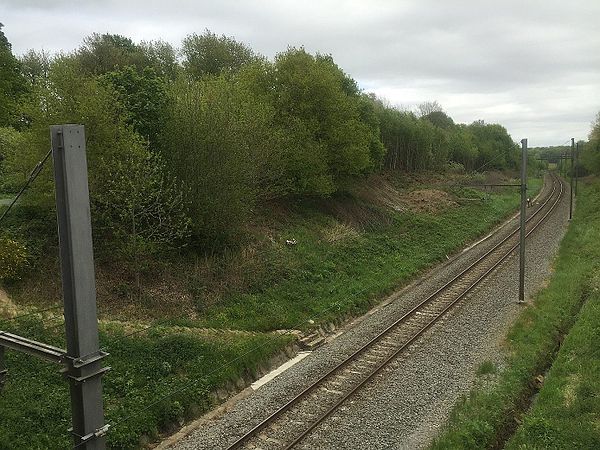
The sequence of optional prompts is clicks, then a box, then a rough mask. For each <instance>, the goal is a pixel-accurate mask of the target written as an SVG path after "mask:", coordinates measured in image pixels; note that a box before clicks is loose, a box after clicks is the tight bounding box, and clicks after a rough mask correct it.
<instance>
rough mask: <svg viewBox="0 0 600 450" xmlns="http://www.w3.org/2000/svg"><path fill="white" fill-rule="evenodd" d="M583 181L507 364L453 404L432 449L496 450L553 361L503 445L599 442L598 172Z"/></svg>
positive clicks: (516, 329)
mask: <svg viewBox="0 0 600 450" xmlns="http://www.w3.org/2000/svg"><path fill="white" fill-rule="evenodd" d="M580 187H581V190H580V194H579V196H578V199H577V210H576V212H575V217H574V219H573V221H572V223H571V226H570V227H569V230H568V232H567V234H566V236H565V238H564V240H563V241H562V243H561V246H560V250H559V254H558V259H557V261H556V270H555V273H554V275H553V277H552V280H551V281H550V284H549V286H548V287H547V288H545V289H544V290H542V291H541V292H540V293H539V294H538V295H537V296H536V298H535V299H534V302H533V304H532V305H531V306H529V307H528V308H527V309H526V310H525V312H524V313H523V314H522V315H521V317H520V318H519V319H518V320H517V322H516V323H515V325H514V326H513V328H512V330H511V332H510V334H509V336H508V340H507V346H508V354H509V356H508V363H507V368H506V369H504V370H503V371H502V372H501V373H500V374H499V375H498V376H497V382H496V383H494V385H493V386H491V387H487V388H476V389H475V390H474V391H473V392H471V393H470V394H469V396H468V398H466V399H465V400H464V402H463V403H461V404H459V405H458V406H457V407H456V409H455V410H454V412H453V414H452V417H451V419H450V422H449V425H448V427H447V429H446V431H445V432H444V433H442V435H441V436H440V437H439V438H438V439H437V440H436V441H435V443H434V445H433V447H432V448H434V449H447V448H472V449H476V448H477V449H479V448H498V445H500V444H501V443H503V442H504V440H505V439H506V438H507V437H508V436H507V435H506V434H507V432H508V433H509V432H510V431H511V430H512V429H513V428H514V424H515V420H518V419H519V417H520V414H521V412H522V408H523V406H524V405H527V404H528V400H529V398H530V396H531V395H533V386H534V384H535V381H534V379H535V378H536V377H537V376H538V375H539V374H541V373H543V372H544V370H545V368H547V367H548V366H549V365H550V364H553V365H552V368H551V369H550V372H549V374H548V378H547V380H546V381H547V382H546V383H545V384H544V387H543V388H542V392H541V393H540V395H539V397H538V398H537V399H536V401H535V403H534V406H533V409H532V411H531V412H530V413H529V414H527V415H526V416H525V419H524V424H523V427H522V428H521V429H520V430H519V431H518V432H517V435H516V436H515V438H514V439H513V440H512V441H510V442H509V445H508V448H581V449H588V448H597V447H598V446H599V445H600V441H599V438H598V436H599V435H598V428H597V427H598V411H600V409H599V408H598V395H599V393H600V385H599V384H598V377H597V375H598V364H599V362H598V361H599V358H598V352H597V347H598V327H597V320H596V319H597V316H598V307H597V305H596V304H595V303H594V299H597V297H598V288H599V285H598V277H597V272H598V264H599V261H600V245H599V244H598V239H597V236H598V232H599V227H600V216H599V213H598V212H599V211H600V195H599V194H600V182H599V181H598V179H597V178H595V179H592V180H589V181H587V182H586V183H582V186H580ZM586 301H587V305H585V306H584V308H583V309H582V310H581V311H580V308H581V306H582V304H583V303H584V302H586ZM574 323H576V325H575V326H574V327H573V328H572V329H571V327H572V326H573V324H574ZM569 330H571V331H570V332H569ZM567 333H568V336H567V337H566V340H565V343H564V345H563V347H562V348H561V350H560V352H559V354H558V358H557V359H556V361H555V362H554V363H552V361H553V359H554V358H555V356H556V351H557V348H558V346H559V345H560V342H561V340H562V338H563V337H564V336H565V335H566V334H567Z"/></svg>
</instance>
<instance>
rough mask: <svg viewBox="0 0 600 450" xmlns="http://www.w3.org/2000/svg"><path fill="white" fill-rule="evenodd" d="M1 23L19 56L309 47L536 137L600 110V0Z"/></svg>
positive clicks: (326, 4) (55, 4)
mask: <svg viewBox="0 0 600 450" xmlns="http://www.w3.org/2000/svg"><path fill="white" fill-rule="evenodd" d="M0 22H2V23H4V26H5V27H4V33H5V34H6V36H7V38H8V39H9V41H10V42H11V43H12V45H13V51H14V52H15V53H16V54H22V53H23V52H25V51H26V50H28V49H30V48H34V49H37V50H40V49H44V50H47V51H50V52H54V51H60V50H63V51H71V50H73V49H75V48H77V47H78V46H79V45H80V43H81V41H82V39H83V38H84V37H85V36H87V35H89V34H91V33H92V32H99V33H118V34H123V35H125V36H128V37H130V38H132V39H133V40H135V41H139V40H154V39H163V40H165V41H168V42H170V43H172V44H173V45H174V46H176V47H178V46H179V44H180V42H181V40H182V38H183V37H184V36H186V35H187V34H189V33H193V32H197V33H201V32H202V31H203V30H204V29H205V28H208V29H210V30H211V31H213V32H215V33H217V34H226V35H230V36H233V37H235V38H236V39H237V40H240V41H243V42H245V43H247V44H249V45H250V46H251V47H252V48H253V49H254V50H256V51H258V52H259V53H262V54H264V55H266V56H268V57H272V56H274V55H275V54H276V53H277V52H279V51H282V50H285V49H286V48H287V47H288V46H301V45H303V46H304V47H305V48H306V49H307V50H309V51H311V52H321V53H328V54H331V55H332V56H333V58H334V59H335V61H336V62H337V63H338V65H340V66H341V67H342V68H343V69H344V70H345V71H346V72H347V73H349V74H350V75H351V76H352V77H354V78H355V79H356V80H357V81H358V83H359V85H360V86H361V87H362V88H363V89H364V90H366V91H371V92H375V93H376V94H378V95H379V96H382V97H385V98H387V99H388V100H389V101H390V102H391V103H392V104H395V105H398V106H400V107H404V108H414V107H415V105H417V104H419V103H421V102H423V101H432V100H437V101H438V102H439V103H440V104H441V105H442V106H443V108H444V110H445V111H446V112H447V113H448V114H449V115H450V116H451V117H452V118H453V119H454V120H455V121H456V122H464V123H470V122H472V121H474V120H477V119H483V120H485V121H486V122H497V123H500V124H502V125H504V126H506V128H508V131H509V132H510V133H511V135H512V137H513V139H514V140H515V141H519V140H520V139H522V138H524V137H527V138H529V144H530V146H538V145H561V144H563V143H565V142H566V141H567V140H568V139H569V138H571V137H575V138H577V139H580V138H581V139H585V138H586V137H587V135H588V132H589V129H590V122H591V121H592V120H593V119H594V117H595V115H596V113H597V112H598V111H600V0H568V1H565V0H560V1H555V0H540V1H532V0H519V1H507V0H501V1H498V0H494V1H485V0H471V1H453V0H446V1H443V0H415V1H413V0H406V1H400V0H396V1H393V0H389V1H388V0H386V1H384V0H356V1H351V0H344V1H341V0H338V1H334V0H272V1H266V0H263V1H261V0H246V1H245V0H239V1H234V0H215V1H208V0H196V1H192V0H169V1H165V0H162V1H156V0H133V1H127V0H103V1H100V0H98V1H94V0H79V1H74V0H0Z"/></svg>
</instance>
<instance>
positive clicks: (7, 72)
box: [0, 23, 27, 127]
mask: <svg viewBox="0 0 600 450" xmlns="http://www.w3.org/2000/svg"><path fill="white" fill-rule="evenodd" d="M3 27H4V25H3V24H2V23H0V127H5V126H9V125H16V124H17V123H18V118H19V117H18V116H19V114H18V103H19V100H20V99H21V97H22V96H23V95H24V94H25V93H26V92H27V83H26V81H25V78H24V77H23V75H22V74H21V64H20V63H19V61H18V60H17V58H15V56H14V55H13V53H12V46H11V45H10V42H8V39H7V38H6V36H5V35H4V33H3V31H2V28H3Z"/></svg>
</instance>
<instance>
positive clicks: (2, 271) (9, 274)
mask: <svg viewBox="0 0 600 450" xmlns="http://www.w3.org/2000/svg"><path fill="white" fill-rule="evenodd" d="M26 264H27V249H26V248H25V246H24V245H23V244H21V243H19V242H17V241H15V240H14V239H10V238H8V237H6V236H0V281H13V280H16V279H17V278H18V277H19V276H20V275H21V274H22V272H23V269H24V268H25V266H26Z"/></svg>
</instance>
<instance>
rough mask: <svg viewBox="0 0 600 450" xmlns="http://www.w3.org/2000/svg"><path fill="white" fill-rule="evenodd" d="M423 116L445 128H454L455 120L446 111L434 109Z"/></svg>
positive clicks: (437, 125)
mask: <svg viewBox="0 0 600 450" xmlns="http://www.w3.org/2000/svg"><path fill="white" fill-rule="evenodd" d="M421 117H422V119H424V120H428V121H429V122H431V123H432V124H433V125H435V126H436V127H438V128H443V129H445V130H451V129H452V128H454V120H452V117H450V116H449V115H448V114H446V113H445V112H444V111H432V112H430V113H428V114H425V115H423V116H421Z"/></svg>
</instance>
